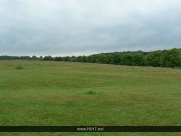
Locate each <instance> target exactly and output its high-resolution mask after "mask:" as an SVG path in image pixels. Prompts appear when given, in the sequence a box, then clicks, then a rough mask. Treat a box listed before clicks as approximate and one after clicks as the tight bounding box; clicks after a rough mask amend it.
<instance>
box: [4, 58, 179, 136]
mask: <svg viewBox="0 0 181 136" xmlns="http://www.w3.org/2000/svg"><path fill="white" fill-rule="evenodd" d="M180 96H181V70H180V69H169V68H153V67H133V66H118V65H106V64H88V63H68V62H45V61H0V111H1V112H0V125H1V126H5V125H10V126H13V125H17V126H29V125H46V126H47V125H50V126H55V125H57V126H61V125H63V126H66V125H67V126H70V125H86V126H94V125H107V126H109V125H111V126H114V125H116V126H122V125H132V126H133V125H135V126H137V125H161V126H175V125H177V126H179V125H181V114H180V113H181V108H180V107H181V99H180ZM14 134H15V133H14ZM66 134H67V133H66ZM81 134H83V133H81ZM96 134H98V133H96ZM105 134H106V133H104V135H105ZM115 134H116V133H115ZM130 134H131V133H130ZM37 135H38V134H37ZM57 135H58V134H57ZM98 135H99V134H98ZM144 135H145V134H144Z"/></svg>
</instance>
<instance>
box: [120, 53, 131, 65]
mask: <svg viewBox="0 0 181 136" xmlns="http://www.w3.org/2000/svg"><path fill="white" fill-rule="evenodd" d="M132 59H133V55H132V54H125V55H123V56H122V58H121V64H123V65H128V66H131V65H132Z"/></svg>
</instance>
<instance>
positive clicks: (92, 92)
mask: <svg viewBox="0 0 181 136" xmlns="http://www.w3.org/2000/svg"><path fill="white" fill-rule="evenodd" d="M86 94H96V92H94V91H89V92H87V93H86Z"/></svg>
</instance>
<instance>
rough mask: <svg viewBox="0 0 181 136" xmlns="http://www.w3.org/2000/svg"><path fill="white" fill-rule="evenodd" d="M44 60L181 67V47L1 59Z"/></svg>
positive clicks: (4, 57) (6, 58) (6, 57)
mask: <svg viewBox="0 0 181 136" xmlns="http://www.w3.org/2000/svg"><path fill="white" fill-rule="evenodd" d="M17 59H21V60H44V61H71V62H84V63H102V64H115V65H128V66H153V67H172V68H174V67H181V49H177V48H173V49H170V50H162V51H160V50H158V51H152V52H142V51H136V52H130V51H128V52H115V53H101V54H93V55H90V56H78V57H75V56H72V57H70V56H67V57H52V56H45V57H42V56H40V57H36V56H32V57H30V56H21V57H18V56H0V60H17Z"/></svg>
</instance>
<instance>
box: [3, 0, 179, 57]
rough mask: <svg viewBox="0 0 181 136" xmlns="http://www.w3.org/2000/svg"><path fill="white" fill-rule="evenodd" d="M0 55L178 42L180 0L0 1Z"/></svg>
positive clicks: (78, 51) (140, 47)
mask: <svg viewBox="0 0 181 136" xmlns="http://www.w3.org/2000/svg"><path fill="white" fill-rule="evenodd" d="M0 5H1V6H0V17H1V18H2V21H1V22H0V28H1V31H0V48H1V50H0V55H3V54H7V55H11V54H12V55H48V54H49V55H60V56H61V55H62V54H76V55H84V54H91V53H94V52H95V53H98V52H112V51H124V50H145V51H148V50H157V49H170V48H173V47H177V48H178V47H179V46H180V45H181V39H180V37H181V27H180V26H181V20H180V19H179V17H180V15H181V1H179V0H174V1H173V0H159V1H156V0H150V1H145V0H138V1H134V0H130V1H125V0H113V1H112V0H99V1H97V0H91V1H84V0H70V1H66V0H62V1H59V0H53V1H50V0H44V1H43V0H31V1H21V0H13V1H11V0H1V1H0Z"/></svg>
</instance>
